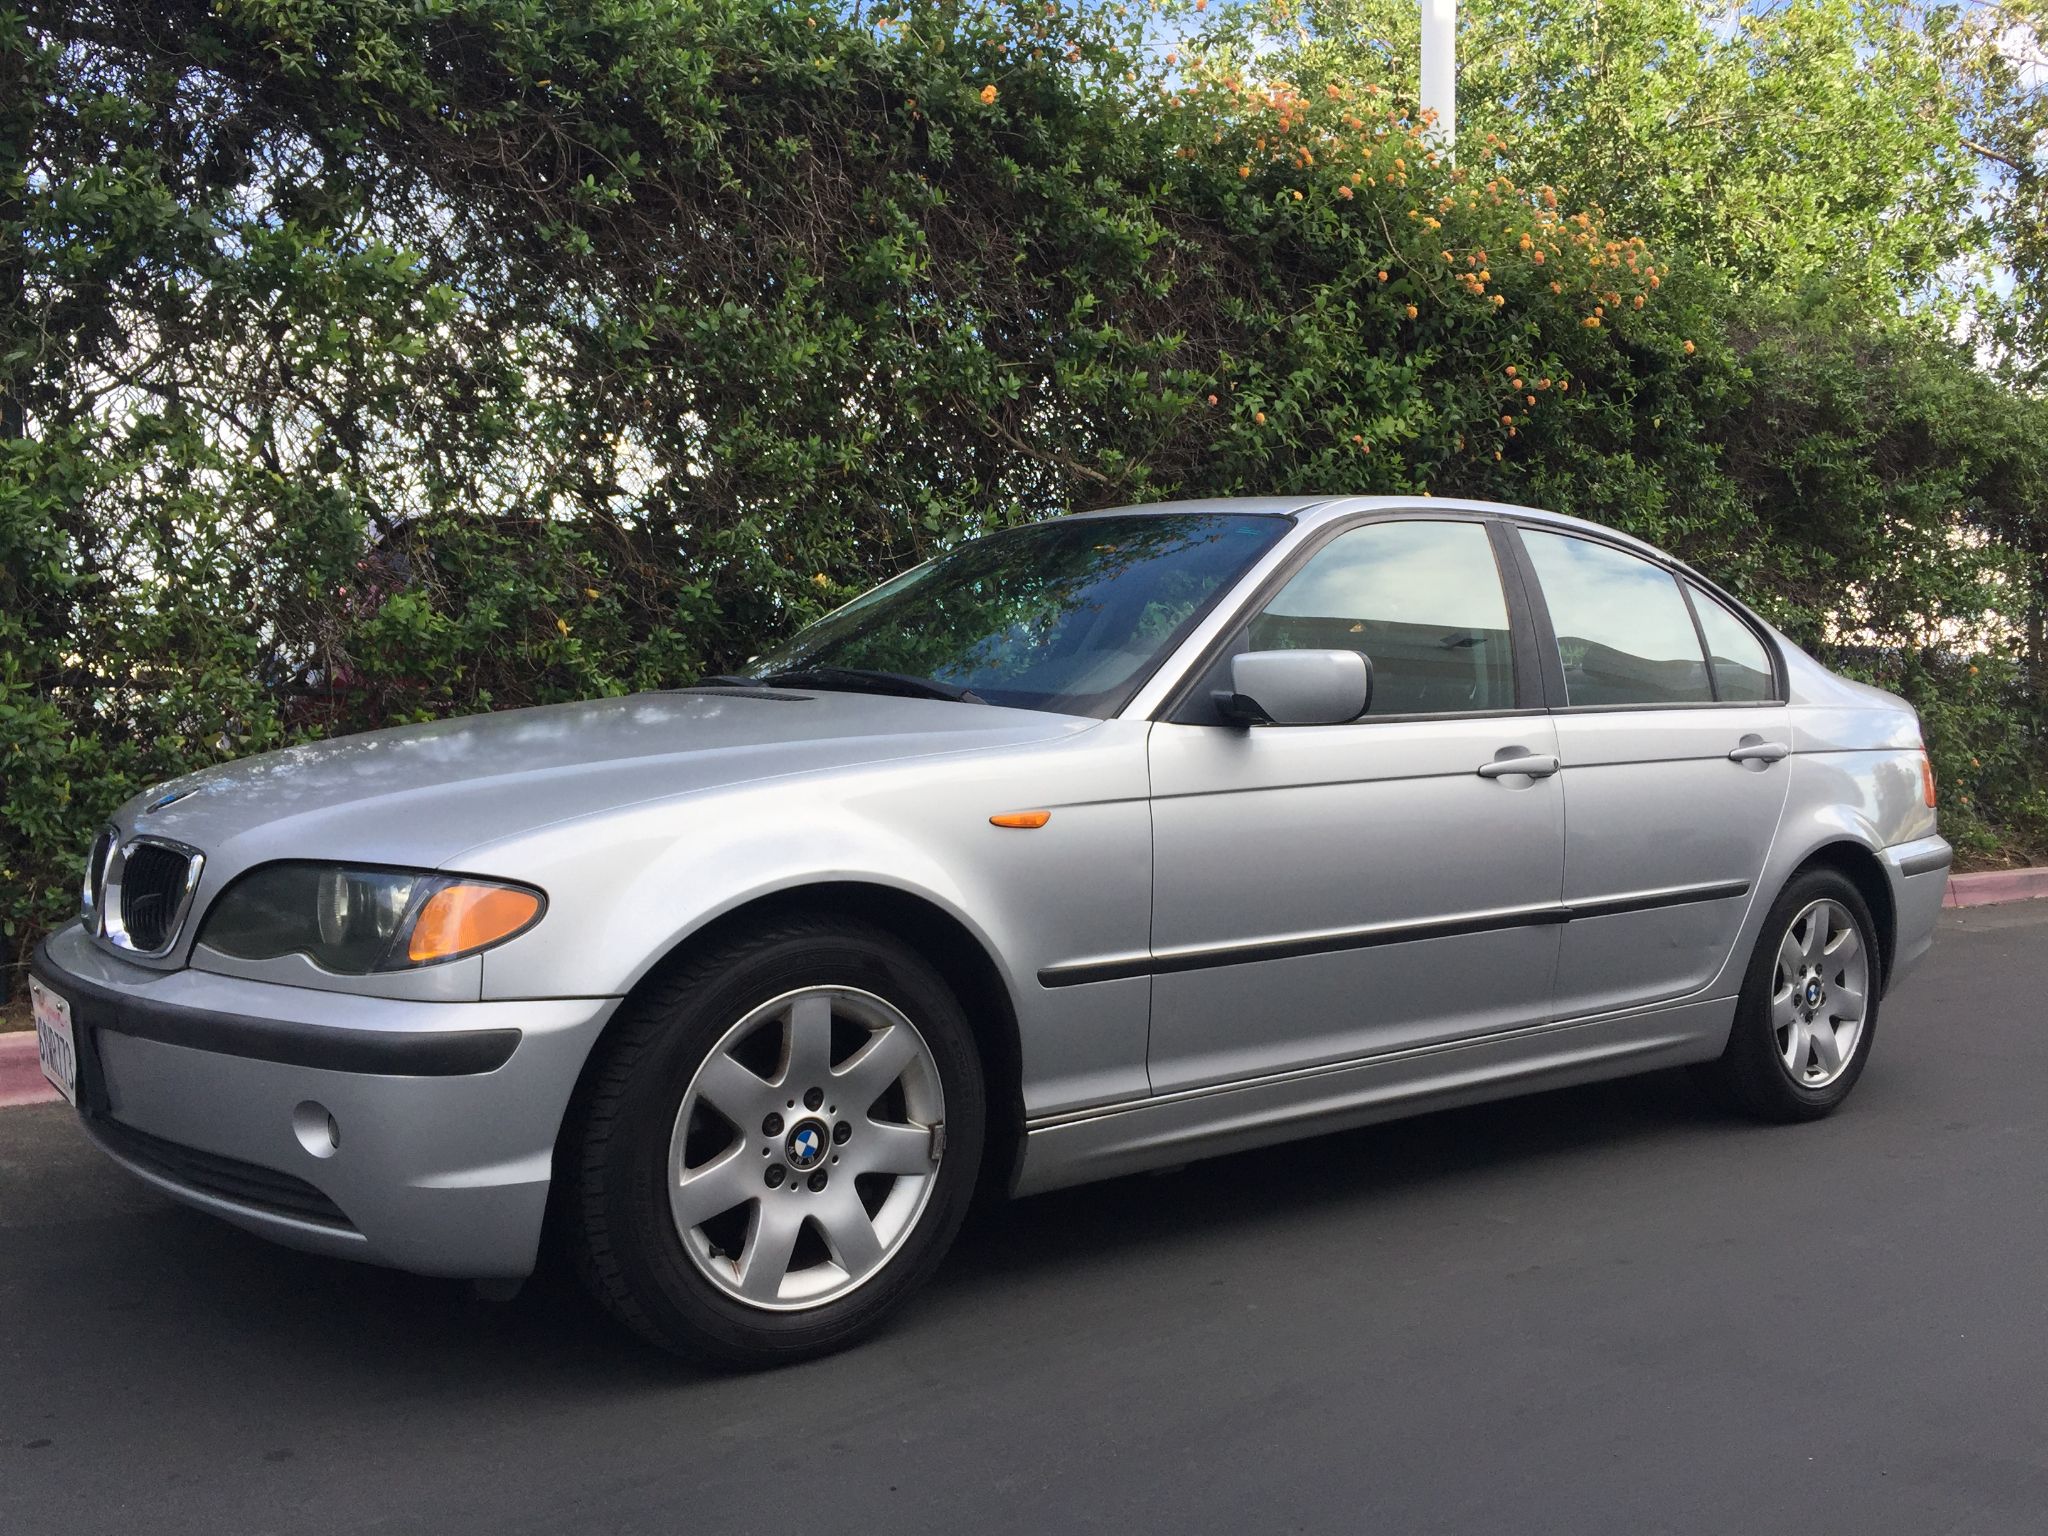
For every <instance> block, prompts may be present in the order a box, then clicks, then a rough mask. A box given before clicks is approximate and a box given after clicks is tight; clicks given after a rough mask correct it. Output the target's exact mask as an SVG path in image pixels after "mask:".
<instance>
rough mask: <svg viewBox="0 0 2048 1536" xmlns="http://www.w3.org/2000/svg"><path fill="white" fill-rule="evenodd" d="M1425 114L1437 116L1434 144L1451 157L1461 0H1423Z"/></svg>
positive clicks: (1455, 125)
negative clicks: (1429, 113)
mask: <svg viewBox="0 0 2048 1536" xmlns="http://www.w3.org/2000/svg"><path fill="white" fill-rule="evenodd" d="M1422 110H1423V111H1425V112H1429V111H1434V112H1435V113H1436V121H1435V123H1434V124H1432V125H1431V127H1430V130H1429V136H1430V140H1431V142H1433V143H1434V144H1435V145H1436V146H1437V147H1438V148H1439V149H1441V150H1442V151H1443V152H1444V153H1445V154H1446V155H1449V154H1451V153H1452V152H1453V150H1454V148H1455V146H1456V143H1457V136H1458V0H1422Z"/></svg>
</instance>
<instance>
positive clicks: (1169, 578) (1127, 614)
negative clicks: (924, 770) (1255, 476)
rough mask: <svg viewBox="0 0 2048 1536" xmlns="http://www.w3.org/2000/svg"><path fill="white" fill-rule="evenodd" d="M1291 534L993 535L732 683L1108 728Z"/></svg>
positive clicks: (1166, 527) (1138, 527)
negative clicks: (1211, 611)
mask: <svg viewBox="0 0 2048 1536" xmlns="http://www.w3.org/2000/svg"><path fill="white" fill-rule="evenodd" d="M1287 526H1288V520H1287V519H1286V518H1282V517H1270V516H1256V515H1252V514H1246V513H1223V512H1191V513H1177V512H1175V513H1154V514H1150V515H1140V516H1118V517H1089V518H1071V519H1066V520H1063V521H1059V522H1049V523H1039V524H1036V525H1033V526H1031V527H1025V528H1014V529H1010V530H1009V531H1007V532H1004V533H997V534H991V535H990V536H989V537H987V538H984V539H976V540H975V541H974V542H972V543H970V544H963V545H962V546H961V547H960V548H958V549H956V550H954V551H952V552H951V553H950V554H945V555H941V556H940V557H939V558H937V559H936V560H932V561H930V562H928V563H927V564H924V565H921V566H919V567H918V568H917V569H915V570H913V571H908V572H906V573H905V574H903V575H902V576H899V577H897V578H896V579H895V580H894V581H891V582H888V583H886V584H885V585H883V586H880V587H877V588H875V590H874V591H872V592H869V593H867V594H866V595H865V596H863V597H859V598H856V599H855V600H854V601H853V602H851V603H848V604H847V605H846V606H845V607H844V608H841V609H839V610H838V611H837V612H835V613H831V614H828V615H827V616H826V617H825V618H823V619H820V620H819V621H818V622H817V623H815V624H813V625H811V626H810V627H809V628H808V629H805V630H802V631H800V632H799V633H797V634H796V635H794V636H792V637H791V638H790V639H789V640H787V641H785V642H784V643H783V644H782V645H780V646H778V647H776V648H775V649H774V650H772V651H770V652H768V653H767V654H766V655H764V656H759V657H756V658H755V659H754V660H753V661H751V662H749V663H748V664H747V665H746V666H745V667H743V668H741V669H740V670H739V672H737V673H735V674H733V676H732V677H731V678H729V679H727V680H728V681H737V680H739V679H740V678H745V679H747V680H748V681H751V682H756V683H769V684H778V685H783V686H789V687H812V688H843V689H849V690H859V691H871V692H883V693H907V694H914V695H922V696H930V697H938V698H967V699H971V700H974V701H978V702H983V703H988V704H1001V705H1009V706H1012V707H1016V708H1022V709H1043V710H1051V711H1054V712H1056V713H1060V714H1077V715H1095V716H1098V717H1106V716H1108V715H1112V714H1114V713H1115V712H1116V711H1117V710H1118V709H1120V708H1122V707H1123V705H1124V704H1125V702H1127V701H1128V699H1129V698H1130V696H1131V695H1132V694H1133V693H1135V692H1136V691H1137V689H1138V687H1139V685H1140V684H1141V683H1143V682H1144V680H1145V679H1146V678H1147V677H1148V676H1150V675H1151V673H1152V670H1153V669H1154V668H1155V667H1156V666H1158V664H1159V662H1160V661H1161V659H1162V658H1164V657H1165V655H1166V654H1167V653H1168V652H1169V651H1170V650H1171V649H1172V648H1173V647H1174V646H1175V645H1177V644H1178V643H1179V642H1180V640H1181V639H1182V637H1183V636H1185V635H1186V634H1187V632H1188V630H1189V629H1190V628H1192V627H1193V625H1194V623H1195V621H1196V620H1197V619H1198V618H1200V617H1201V615H1202V614H1203V613H1204V612H1205V611H1206V610H1207V609H1208V607H1209V605H1210V604H1211V603H1213V602H1214V601H1216V599H1217V598H1218V597H1219V596H1220V595H1221V594H1222V593H1223V592H1225V591H1227V590H1228V589H1229V588H1230V586H1231V585H1232V584H1233V583H1234V582H1235V581H1236V580H1237V578H1238V577H1239V576H1241V575H1243V574H1244V572H1245V571H1246V570H1247V569H1249V568H1250V566H1251V564H1252V562H1253V561H1255V560H1256V559H1258V557H1259V556H1260V555H1261V554H1263V553H1264V552H1265V551H1266V550H1268V549H1270V548H1271V547H1272V545H1273V543H1274V541H1275V540H1276V539H1278V538H1279V537H1280V535H1281V534H1282V533H1284V532H1285V531H1286V529H1287Z"/></svg>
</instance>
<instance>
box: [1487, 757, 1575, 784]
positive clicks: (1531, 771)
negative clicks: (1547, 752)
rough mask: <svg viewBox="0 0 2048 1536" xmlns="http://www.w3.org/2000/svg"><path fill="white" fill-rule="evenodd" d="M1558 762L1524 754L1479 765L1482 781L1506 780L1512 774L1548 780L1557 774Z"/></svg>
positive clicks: (1497, 758)
mask: <svg viewBox="0 0 2048 1536" xmlns="http://www.w3.org/2000/svg"><path fill="white" fill-rule="evenodd" d="M1557 769H1558V762H1557V759H1556V758H1554V757H1537V756H1534V755H1532V754H1530V753H1527V752H1525V753H1523V754H1522V755H1521V756H1520V757H1496V758H1495V759H1494V760H1493V761H1492V762H1490V763H1481V764H1480V765H1479V777H1481V778H1482V779H1504V778H1507V777H1508V776H1509V775H1510V774H1516V773H1525V774H1527V775H1528V776H1529V777H1530V778H1532V779H1547V778H1549V777H1550V776H1551V775H1552V774H1553V773H1555V772H1557Z"/></svg>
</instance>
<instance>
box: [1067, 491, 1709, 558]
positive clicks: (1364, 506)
mask: <svg viewBox="0 0 2048 1536" xmlns="http://www.w3.org/2000/svg"><path fill="white" fill-rule="evenodd" d="M1431 510H1434V511H1441V512H1476V513H1479V514H1481V515H1483V516H1488V517H1512V518H1516V519H1519V520H1520V521H1522V522H1528V523H1543V524H1548V525H1551V526H1555V527H1557V528H1560V529H1576V530H1579V531H1581V532H1585V533H1592V534H1598V535H1599V536H1600V537H1601V538H1603V539H1607V540H1610V541H1612V542H1613V543H1616V544H1623V545H1627V546H1628V547H1629V548H1631V549H1637V550H1640V551H1642V552H1643V553H1644V554H1646V555H1649V556H1651V557H1652V558H1653V559H1656V560H1659V561H1662V562H1665V563H1668V564H1673V565H1683V562H1682V561H1680V560H1678V559H1677V558H1676V557H1675V556H1673V555H1671V554H1669V553H1667V552H1666V551H1664V550H1661V549H1659V548H1657V547H1656V546H1655V545H1654V544H1646V543H1644V542H1643V541H1642V540H1641V539H1638V538H1636V537H1634V536H1633V535H1631V534H1626V533H1623V532H1622V531H1621V530H1620V529H1618V528H1610V527H1608V526H1607V525H1606V524H1605V523H1595V522H1589V521H1588V520H1587V519H1585V518H1583V517H1569V516H1567V515H1566V514H1564V513H1562V512H1546V511H1544V510H1543V509H1542V508H1541V507H1522V506H1516V505H1514V504H1513V503H1511V502H1504V501H1473V500H1468V499H1465V498H1462V497H1456V496H1424V495H1414V496H1332V495H1328V494H1325V495H1320V496H1211V497H1200V498H1193V499H1189V500H1184V501H1150V502H1143V503H1141V504H1139V505H1137V506H1124V507H1099V508H1095V509H1092V510H1090V511H1087V512H1075V513H1070V514H1068V515H1069V516H1072V517H1112V516H1133V515H1158V516H1166V515H1169V514H1172V513H1188V512H1208V513H1218V512H1226V513H1227V512H1234V513H1237V514H1239V515H1241V516H1247V517H1292V518H1294V519H1295V520H1296V521H1298V522H1299V523H1301V524H1302V526H1303V527H1316V526H1319V525H1321V524H1323V523H1327V522H1331V521H1334V520H1335V519H1337V518H1341V517H1355V516H1357V515H1358V514H1360V513H1370V512H1415V511H1431Z"/></svg>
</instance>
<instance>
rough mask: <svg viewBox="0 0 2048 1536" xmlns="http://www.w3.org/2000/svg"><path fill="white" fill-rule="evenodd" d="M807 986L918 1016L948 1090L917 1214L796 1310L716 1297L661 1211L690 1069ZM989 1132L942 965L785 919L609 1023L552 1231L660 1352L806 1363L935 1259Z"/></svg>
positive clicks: (840, 924)
mask: <svg viewBox="0 0 2048 1536" xmlns="http://www.w3.org/2000/svg"><path fill="white" fill-rule="evenodd" d="M817 986H831V987H843V988H857V989H859V990H860V991H863V992H867V993H870V994H873V995H874V996H876V997H879V998H881V999H883V1000H885V1001H886V1002H887V1003H889V1004H890V1005H892V1006H893V1008H894V1009H896V1010H897V1011H898V1012H900V1013H901V1014H902V1015H903V1016H904V1017H906V1018H908V1019H909V1020H910V1021H911V1023H912V1024H914V1025H915V1027H916V1030H917V1032H918V1034H919V1035H920V1036H921V1037H922V1038H923V1041H924V1044H925V1045H926V1047H927V1048H928V1049H929V1051H930V1054H931V1059H932V1063H933V1064H934V1065H935V1066H936V1069H937V1075H938V1079H939V1082H940V1085H941V1088H942V1091H943V1093H944V1108H945V1125H944V1132H943V1135H944V1142H943V1147H944V1151H943V1156H942V1157H941V1158H940V1160H939V1166H938V1172H937V1174H936V1176H935V1178H934V1180H933V1186H932V1188H931V1192H930V1194H929V1195H928V1196H927V1197H926V1199H925V1203H924V1205H923V1206H922V1209H921V1214H919V1215H918V1216H917V1217H916V1218H915V1221H914V1225H912V1226H911V1227H910V1228H909V1230H908V1232H907V1234H906V1235H904V1236H903V1238H902V1239H901V1244H900V1246H899V1247H897V1248H896V1250H895V1251H894V1252H893V1253H892V1254H890V1255H889V1256H888V1258H887V1259H886V1260H885V1261H883V1262H882V1264H881V1266H880V1267H879V1268H877V1269H876V1270H874V1271H873V1273H872V1274H871V1275H870V1277H869V1278H867V1279H866V1280H865V1281H863V1282H862V1283H860V1284H859V1286H858V1287H857V1288H856V1289H853V1290H852V1291H851V1292H849V1293H848V1294H846V1295H843V1296H839V1297H837V1298H835V1299H831V1300H826V1301H823V1302H821V1303H818V1304H816V1305H813V1306H809V1307H807V1308H805V1309H804V1310H799V1311H768V1310H763V1309H761V1308H759V1307H755V1306H751V1305H749V1304H748V1303H747V1302H746V1301H744V1300H741V1299H740V1298H738V1297H735V1296H732V1295H729V1294H727V1293H726V1292H724V1291H723V1290H721V1289H720V1288H719V1287H718V1286H717V1285H715V1284H714V1283H713V1282H712V1280H711V1279H709V1278H707V1276H706V1275H705V1274H703V1273H702V1272H701V1271H700V1270H699V1268H698V1264H697V1261H696V1260H693V1258H692V1257H691V1255H690V1254H689V1253H687V1252H686V1251H685V1249H684V1246H683V1242H684V1240H683V1237H682V1235H681V1233H680V1232H679V1231H678V1229H677V1223H676V1221H675V1220H674V1219H672V1217H671V1214H670V1211H669V1206H668V1194H667V1189H668V1186H667V1178H668V1157H669V1143H670V1137H671V1134H672V1132H673V1130H674V1127H675V1125H676V1121H677V1116H678V1113H679V1111H680V1108H681V1105H682V1101H683V1098H684V1095H685V1092H686V1090H687V1089H688V1086H689V1084H690V1082H691V1080H692V1078H693V1077H694V1076H695V1074H696V1072H697V1069H698V1068H699V1067H700V1066H702V1065H703V1064H704V1062H705V1061H706V1059H707V1058H708V1057H709V1055H710V1053H711V1052H712V1051H713V1049H714V1048H715V1047H717V1045H718V1043H719V1042H720V1040H721V1039H722V1038H724V1036H725V1035H726V1032H727V1031H728V1030H729V1029H731V1028H732V1027H733V1026H734V1025H735V1024H736V1023H737V1022H738V1021H740V1020H741V1019H743V1018H745V1017H746V1016H747V1015H748V1013H749V1012H751V1011H752V1010H754V1009H755V1008H757V1007H760V1006H761V1005H762V1004H764V1003H767V1002H768V1001H769V1000H771V999H775V998H779V997H781V996H782V995H784V994H786V993H789V992H792V991H796V990H798V989H801V988H806V987H817ZM798 1113H799V1114H800V1113H802V1111H801V1110H799V1111H798ZM985 1125H986V1105H985V1098H984V1091H983V1079H982V1070H981V1062H980V1057H979V1054H978V1053H977V1051H976V1049H975V1042H974V1038H973V1034H972V1031H971V1029H970V1027H969V1025H968V1022H967V1019H966V1016H965V1014H964V1013H963V1012H962V1011H961V1008H960V1004H959V1002H958V1000H957V999H955V997H954V996H953V994H952V992H951V991H950V990H949V989H948V987H947V986H946V984H945V982H944V981H943V980H942V979H941V978H940V976H939V974H938V972H937V971H936V970H934V969H933V968H932V966H931V965H930V964H929V963H927V962H926V961H925V960H924V958H923V957H922V956H920V955H919V954H918V953H917V952H916V951H915V950H913V949H912V948H910V947H909V946H908V945H906V944H904V943H903V942H901V941H900V940H898V939H897V938H895V937H894V936H893V935H891V934H889V933H886V932H884V931H883V930H881V929H878V928H872V927H868V926H866V925H863V924H859V923H854V922H848V921H844V920H840V919H836V918H834V919H828V918H793V919H789V920H786V921H783V922H779V923H776V924H775V925H773V926H771V927H767V928H764V929H762V930H760V931H758V932H755V933H752V934H749V935H747V936H745V937H743V938H739V939H736V940H734V941H731V942H728V943H724V944H720V945H718V946H717V947H715V948H713V949H709V950H707V951H705V952H703V953H701V954H699V955H697V956H695V957H693V958H691V959H690V960H688V961H687V962H685V963H684V964H682V965H681V966H679V967H677V968H676V969H675V970H674V971H672V972H671V973H669V974H666V975H663V976H660V977H659V978H658V979H657V980H655V981H654V982H652V983H651V984H650V985H648V986H647V987H645V988H644V989H643V990H642V991H641V992H640V993H639V994H637V995H636V996H635V997H634V998H633V999H632V1000H631V1001H630V1002H629V1003H628V1004H627V1006H626V1011H625V1012H624V1013H623V1014H622V1016H621V1017H620V1018H619V1019H618V1020H617V1021H616V1022H615V1023H614V1024H613V1026H612V1027H611V1028H610V1029H609V1030H608V1031H607V1032H606V1035H605V1038H604V1040H603V1041H602V1042H601V1043H600V1045H599V1047H598V1051H597V1053H596V1054H595V1056H594V1057H593V1059H592V1062H591V1065H590V1067H589V1069H588V1070H587V1071H586V1073H585V1075H584V1080H583V1086H582V1088H581V1090H580V1092H579V1095H578V1099H577V1102H576V1104H575V1106H574V1107H573V1109H572V1111H571V1114H570V1118H569V1121H568V1124H567V1125H566V1126H565V1127H564V1132H563V1143H562V1156H561V1159H560V1168H561V1173H562V1176H563V1185H564V1188H563V1200H562V1211H561V1216H562V1220H561V1225H560V1228H559V1231H560V1235H561V1237H562V1238H563V1239H564V1240H565V1243H566V1247H567V1249H568V1253H569V1257H570V1259H571V1261H572V1263H573V1264H574V1265H575V1267H576V1269H577V1271H578V1272H579V1274H580V1276H581V1278H582V1280H583V1283H584V1284H585V1286H586V1287H588V1289H589V1290H590V1291H591V1293H592V1294H593V1295H594V1296H595V1297H596V1298H597V1300H598V1301H599V1302H600V1303H601V1304H602V1305H603V1306H604V1308H605V1309H606V1310H607V1311H608V1312H610V1313H611V1314H612V1315H613V1316H614V1317H616V1318H617V1319H618V1320H619V1321H620V1322H622V1323H624V1324H625V1325H626V1326H627V1327H629V1328H631V1329H632V1330H633V1331H634V1332H636V1333H638V1334H639V1335H640V1336H641V1337H643V1338H645V1339H647V1340H649V1341H651V1342H653V1343H655V1344H658V1345H660V1346H661V1347H662V1348H664V1349H667V1350H670V1351H672V1352H674V1353H676V1354H679V1355H682V1356H685V1357H687V1358H690V1359H694V1360H697V1361H700V1362H703V1363H707V1364H714V1365H722V1366H731V1367H739V1368H759V1367H764V1366H772V1365H780V1364H785V1363H788V1362H792V1361H796V1360H802V1359H807V1358H810V1357H812V1356H816V1355H821V1354H826V1353H829V1352H831V1351H833V1350H838V1349H843V1348H845V1347H846V1346H847V1345H849V1344H852V1343H854V1342H856V1341H857V1340H859V1339H860V1338H862V1337H863V1336H864V1335H866V1334H868V1333H870V1332H871V1331H873V1330H874V1329H875V1328H876V1327H877V1326H879V1325H880V1324H881V1323H882V1321H883V1320H884V1319H885V1318H886V1317H888V1316H889V1315H890V1314H891V1313H892V1312H894V1311H895V1310H896V1308H897V1307H898V1306H900V1305H901V1304H902V1303H903V1302H904V1301H905V1300H906V1299H908V1297H909V1296H910V1295H911V1293H912V1292H914V1291H915V1290H917V1288H918V1287H919V1286H921V1285H922V1284H923V1283H924V1282H925V1281H926V1280H927V1279H929V1278H930V1277H931V1275H932V1273H933V1271H934V1270H936V1269H937V1268H938V1266H939V1263H940V1261H941V1260H942V1259H943V1258H944V1257H945V1254H946V1250H947V1249H948V1248H949V1247H950V1246H951V1244H952V1241H953V1238H954V1236H955V1234H956V1233H957V1232H958V1231H959V1228H960V1223H961V1220H962V1219H963V1218H964V1217H965V1215H966V1213H967V1209H968V1206H969V1203H970V1201H971V1200H972V1197H973V1194H974V1187H975V1182H976V1173H977V1170H978V1167H979V1164H980V1161H981V1152H982V1143H983V1138H984V1131H985ZM793 1193H795V1192H793ZM797 1198H799V1199H802V1198H805V1196H804V1195H803V1194H801V1193H798V1194H797ZM734 1251H735V1252H737V1250H734Z"/></svg>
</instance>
